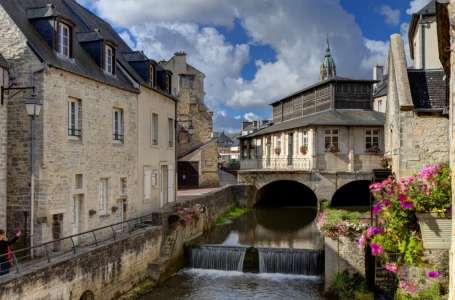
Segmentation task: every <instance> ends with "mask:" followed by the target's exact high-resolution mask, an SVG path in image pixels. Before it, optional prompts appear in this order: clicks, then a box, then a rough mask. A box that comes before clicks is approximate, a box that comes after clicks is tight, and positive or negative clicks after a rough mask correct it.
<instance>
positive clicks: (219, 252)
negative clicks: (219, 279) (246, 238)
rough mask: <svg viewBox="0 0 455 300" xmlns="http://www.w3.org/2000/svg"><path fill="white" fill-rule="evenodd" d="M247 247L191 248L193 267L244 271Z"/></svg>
mask: <svg viewBox="0 0 455 300" xmlns="http://www.w3.org/2000/svg"><path fill="white" fill-rule="evenodd" d="M246 249H247V248H245V247H226V246H198V247H194V248H192V249H191V267H192V268H195V269H214V270H223V271H240V272H241V271H242V268H243V261H244V259H245V253H246Z"/></svg>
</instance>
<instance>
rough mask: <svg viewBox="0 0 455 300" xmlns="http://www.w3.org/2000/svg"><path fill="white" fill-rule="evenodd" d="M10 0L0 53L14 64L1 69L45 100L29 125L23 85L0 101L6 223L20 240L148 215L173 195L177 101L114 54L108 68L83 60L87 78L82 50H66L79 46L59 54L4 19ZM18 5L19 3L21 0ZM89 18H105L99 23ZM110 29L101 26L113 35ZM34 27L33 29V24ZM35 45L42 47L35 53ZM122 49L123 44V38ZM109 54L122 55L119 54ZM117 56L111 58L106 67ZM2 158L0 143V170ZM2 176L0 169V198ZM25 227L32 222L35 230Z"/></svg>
mask: <svg viewBox="0 0 455 300" xmlns="http://www.w3.org/2000/svg"><path fill="white" fill-rule="evenodd" d="M17 3H19V2H17ZM53 4H55V5H56V7H54V6H53V5H49V6H48V8H50V9H56V11H57V13H62V14H63V15H65V17H66V18H68V17H74V19H73V21H74V22H75V23H77V22H79V19H78V18H77V17H75V16H73V15H71V14H70V13H74V12H75V11H79V10H80V9H84V8H82V7H81V6H78V4H76V3H75V2H71V3H70V5H71V6H72V10H69V11H70V13H68V12H67V11H65V10H64V9H65V6H63V7H62V6H59V5H61V4H60V2H57V1H53ZM11 5H16V3H11V2H9V3H6V2H1V3H0V52H1V53H3V55H4V57H5V58H6V59H7V61H8V62H9V64H10V65H11V66H12V68H11V72H10V76H9V77H10V78H13V79H14V81H12V82H11V84H14V85H15V86H17V87H24V86H34V87H35V91H34V94H35V97H36V99H38V100H39V102H41V103H42V105H43V107H42V110H41V114H40V116H39V117H37V118H36V119H35V121H34V122H33V126H31V125H32V124H31V119H30V117H29V116H28V115H27V114H26V111H25V105H24V95H30V94H31V92H23V93H13V92H11V93H10V96H9V97H8V99H7V100H8V101H7V105H5V106H2V107H0V116H3V115H1V114H2V113H4V110H5V109H7V116H8V123H7V145H8V146H7V147H8V149H7V153H8V164H7V172H8V178H9V180H8V187H7V209H6V212H7V228H8V230H10V231H12V230H14V228H17V227H20V228H24V229H25V236H24V240H25V241H29V239H30V236H33V237H34V238H33V241H34V243H35V244H38V243H40V242H46V241H49V240H52V239H57V238H59V237H63V236H69V235H72V234H76V233H80V232H84V231H87V230H90V229H93V228H97V227H101V226H105V225H109V224H113V223H117V222H120V221H122V220H126V219H130V218H134V217H137V216H141V215H144V214H147V213H149V212H150V213H151V212H152V211H153V210H154V209H157V208H159V207H161V206H163V205H164V204H165V203H164V199H166V201H165V202H173V201H174V200H175V186H176V185H175V165H176V163H175V118H176V117H175V99H174V98H173V97H172V96H170V95H169V94H167V93H166V92H165V91H164V90H162V89H160V87H158V84H157V86H154V85H152V86H147V84H145V83H143V82H142V81H141V79H140V78H139V76H137V74H135V73H134V70H132V69H129V70H128V72H127V71H125V70H124V69H123V67H128V65H126V64H125V61H123V63H124V64H123V65H121V64H119V63H118V62H117V68H116V71H117V73H115V74H106V73H103V70H102V69H101V71H99V70H93V68H100V67H99V66H97V65H96V64H94V63H93V61H90V62H91V63H93V64H94V65H93V67H91V70H93V74H94V75H93V76H88V75H87V74H84V73H83V71H81V72H80V73H78V70H79V69H81V70H82V69H83V67H84V66H83V64H84V63H87V61H80V60H79V59H81V57H82V58H84V55H85V56H87V53H86V52H83V51H84V49H82V48H81V47H79V48H74V51H75V52H76V51H79V53H75V56H74V57H73V58H62V57H60V56H58V55H57V54H55V52H53V51H52V50H53V49H52V48H46V47H48V45H47V44H41V43H38V42H37V40H36V39H35V38H36V37H32V38H33V41H34V43H31V42H30V38H31V36H30V32H26V31H24V30H27V27H21V26H22V25H18V23H16V22H15V20H13V17H11V15H10V14H11ZM18 5H19V4H18ZM20 5H26V4H23V3H22V2H21V3H20ZM5 7H6V8H5ZM7 9H8V10H7ZM89 16H91V17H93V16H92V15H89ZM83 17H84V18H85V17H87V15H83ZM14 18H19V17H17V16H15V17H14ZM93 18H94V17H93ZM92 21H93V20H92ZM96 21H98V22H101V23H100V25H102V26H106V23H102V22H103V21H100V20H95V22H96ZM27 26H28V25H27ZM75 26H79V25H75ZM109 28H110V27H106V29H105V31H104V32H103V33H104V34H112V33H109V32H108V31H109V30H112V29H109ZM76 29H77V28H75V30H76ZM25 32H26V33H25ZM34 34H38V33H37V32H36V31H34ZM38 37H39V39H42V37H41V36H38ZM116 38H119V37H116ZM77 42H78V41H77V40H74V41H73V43H77ZM121 43H123V42H120V41H118V44H121ZM37 45H38V46H37ZM70 45H72V44H70ZM33 47H43V49H38V50H40V51H36V50H37V49H36V48H33ZM74 47H75V46H74ZM122 47H126V46H124V45H123V44H122ZM123 50H124V51H125V50H129V51H132V50H131V49H123ZM54 51H55V50H54ZM119 52H120V50H119ZM43 53H44V54H45V55H49V56H48V57H46V58H47V59H48V61H49V62H48V61H46V60H43V57H41V56H40V55H39V54H43ZM117 59H119V60H120V59H122V57H121V56H120V55H119V56H118V57H117ZM115 63H116V61H115V60H114V61H113V64H114V66H115ZM59 64H61V65H63V66H65V64H66V65H68V66H69V67H68V68H63V67H60V65H59ZM79 64H80V65H79ZM75 66H78V67H79V69H78V68H76V67H75ZM97 72H98V73H97ZM104 72H105V71H104ZM99 73H101V74H102V75H99ZM27 93H28V94H27ZM73 102H77V109H76V110H77V111H78V112H77V115H78V118H77V122H76V123H78V126H77V131H76V132H77V134H74V132H75V128H74V127H73V126H74V124H71V121H70V118H73V117H70V115H71V116H72V115H73V114H76V113H75V112H74V111H73V110H71V107H72V106H71V103H73ZM152 111H153V112H156V113H157V114H158V115H159V126H160V128H161V130H160V140H159V144H158V145H153V147H152V145H151V142H150V140H151V126H152V124H151V112H152ZM4 120H6V118H3V117H1V118H0V146H1V145H2V144H3V139H2V137H3V134H2V133H3V130H4V129H3V128H4V127H3V126H2V124H3V122H4ZM171 142H172V145H171ZM31 145H33V149H34V150H33V152H31V151H30V149H31ZM1 158H2V151H1V148H0V170H1V167H2V159H1ZM32 159H33V161H34V164H33V169H34V174H35V176H34V178H35V180H34V181H35V193H34V196H35V201H34V213H33V215H32V212H31V200H30V199H31V188H30V185H31V172H30V170H31V168H30V167H31V160H32ZM145 170H147V171H148V170H150V173H145V172H144V171H145ZM145 174H147V177H145ZM1 179H2V175H1V173H0V196H1V186H2V185H1V183H2V181H1ZM146 179H147V180H148V182H149V183H150V184H149V186H150V189H151V190H150V197H149V198H148V199H144V190H145V188H144V185H145V184H144V183H145V182H146ZM1 201H3V199H1ZM0 209H1V208H0ZM1 212H2V213H4V212H5V210H1ZM0 217H1V215H0ZM32 222H33V225H34V226H31V225H32ZM31 227H34V231H33V232H31Z"/></svg>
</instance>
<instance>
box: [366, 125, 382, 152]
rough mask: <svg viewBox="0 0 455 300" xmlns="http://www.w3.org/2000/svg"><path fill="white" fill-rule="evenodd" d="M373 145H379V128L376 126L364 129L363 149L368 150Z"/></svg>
mask: <svg viewBox="0 0 455 300" xmlns="http://www.w3.org/2000/svg"><path fill="white" fill-rule="evenodd" d="M375 139H376V142H375ZM368 145H370V147H368ZM375 146H376V147H377V149H379V147H380V130H379V129H378V128H372V129H365V150H366V151H368V150H370V149H372V148H374V147H375Z"/></svg>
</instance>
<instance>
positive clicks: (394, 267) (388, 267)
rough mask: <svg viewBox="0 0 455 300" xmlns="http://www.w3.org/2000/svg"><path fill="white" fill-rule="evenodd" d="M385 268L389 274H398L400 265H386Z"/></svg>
mask: <svg viewBox="0 0 455 300" xmlns="http://www.w3.org/2000/svg"><path fill="white" fill-rule="evenodd" d="M384 268H385V269H386V270H387V271H389V272H392V273H396V272H398V265H397V264H396V263H386V264H385V265H384Z"/></svg>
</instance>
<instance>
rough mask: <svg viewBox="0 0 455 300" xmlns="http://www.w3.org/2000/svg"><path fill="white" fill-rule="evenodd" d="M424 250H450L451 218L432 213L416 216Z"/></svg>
mask: <svg viewBox="0 0 455 300" xmlns="http://www.w3.org/2000/svg"><path fill="white" fill-rule="evenodd" d="M416 216H417V220H418V221H419V227H420V232H421V234H422V242H423V247H424V248H425V249H450V237H451V235H452V218H450V216H439V215H438V214H434V213H424V214H416Z"/></svg>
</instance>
